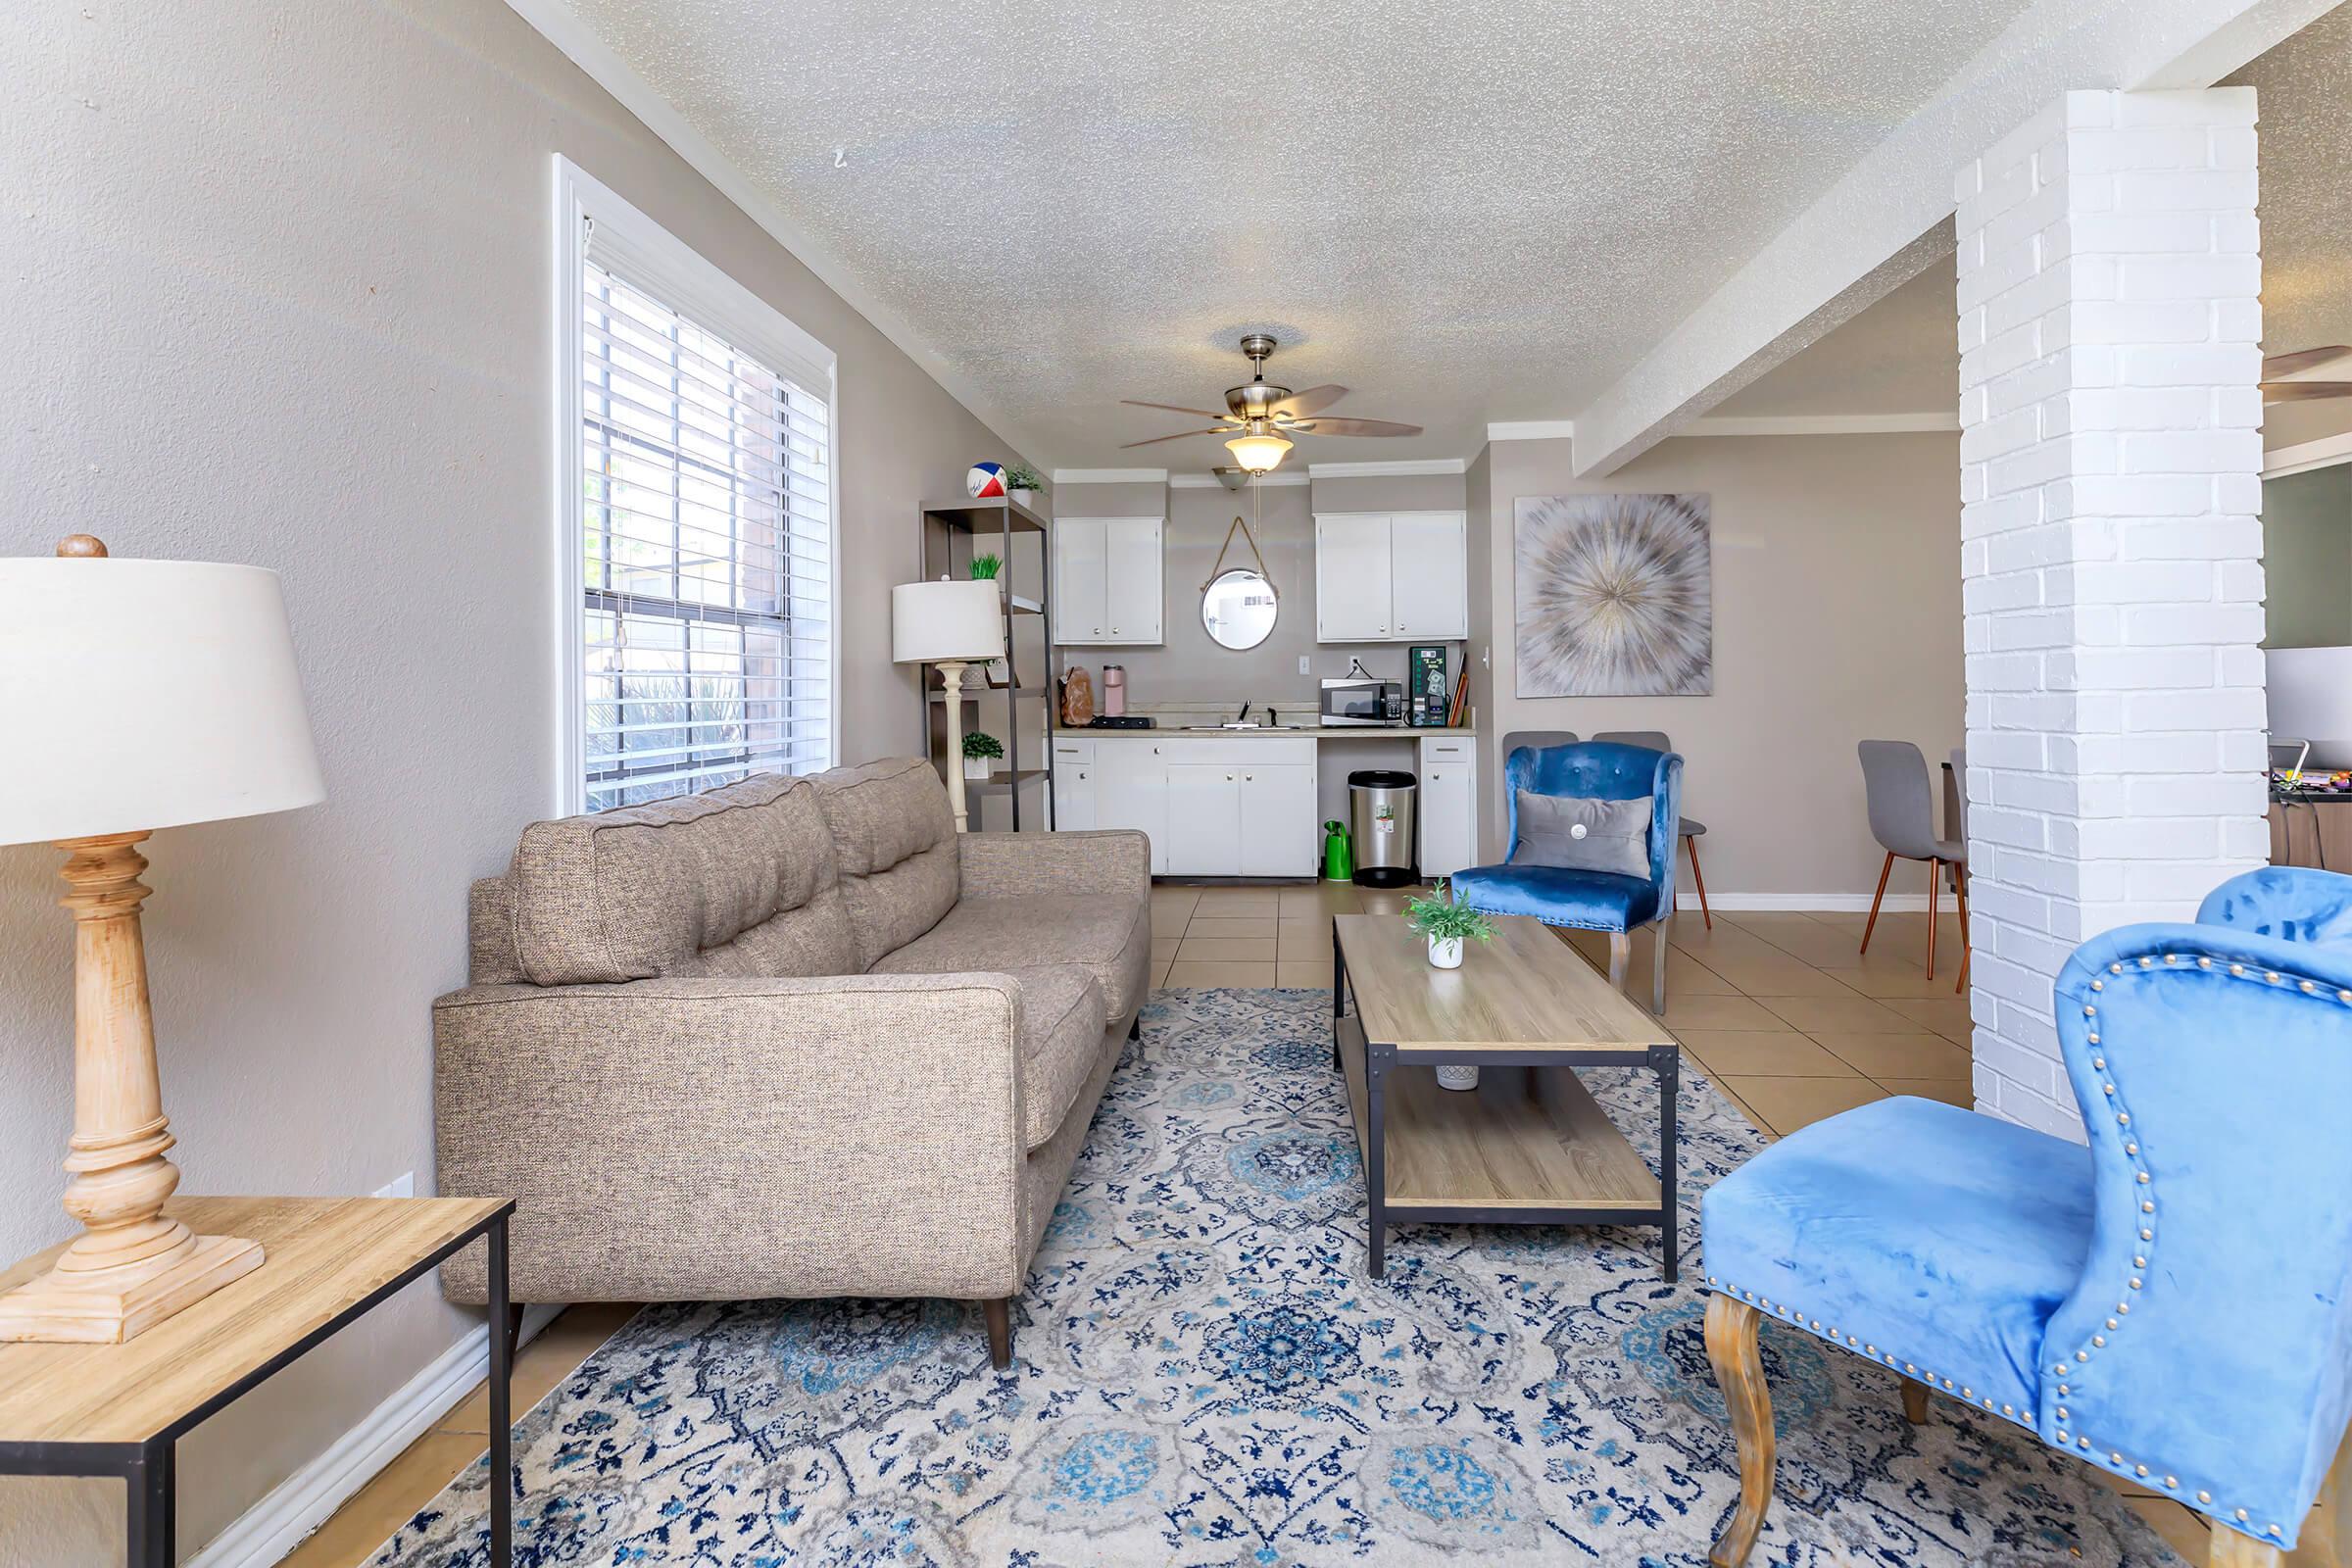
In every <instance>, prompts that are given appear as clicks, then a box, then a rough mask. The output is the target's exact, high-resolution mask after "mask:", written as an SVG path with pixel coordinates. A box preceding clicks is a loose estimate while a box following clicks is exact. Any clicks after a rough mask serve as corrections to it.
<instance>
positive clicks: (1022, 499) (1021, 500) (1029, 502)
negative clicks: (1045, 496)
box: [1005, 463, 1046, 512]
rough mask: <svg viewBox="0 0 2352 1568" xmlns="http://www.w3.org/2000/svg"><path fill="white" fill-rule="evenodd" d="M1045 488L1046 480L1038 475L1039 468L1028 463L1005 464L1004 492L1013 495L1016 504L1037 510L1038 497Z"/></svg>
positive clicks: (1013, 501)
mask: <svg viewBox="0 0 2352 1568" xmlns="http://www.w3.org/2000/svg"><path fill="white" fill-rule="evenodd" d="M1045 488H1046V481H1045V480H1044V479H1042V478H1040V477H1038V472H1037V470H1036V469H1035V468H1032V467H1031V466H1029V465H1027V464H1026V463H1014V464H1009V465H1007V466H1005V494H1006V495H1008V496H1010V497H1012V504H1013V505H1014V506H1016V507H1027V508H1028V509H1029V510H1030V511H1031V512H1035V511H1036V510H1037V503H1038V499H1039V497H1040V496H1041V494H1042V493H1043V492H1044V490H1045Z"/></svg>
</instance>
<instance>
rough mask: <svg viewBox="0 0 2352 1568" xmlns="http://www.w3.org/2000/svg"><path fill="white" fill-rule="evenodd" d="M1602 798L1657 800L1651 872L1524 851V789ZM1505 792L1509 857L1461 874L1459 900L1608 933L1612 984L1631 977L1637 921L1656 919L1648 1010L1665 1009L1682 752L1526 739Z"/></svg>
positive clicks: (1508, 766)
mask: <svg viewBox="0 0 2352 1568" xmlns="http://www.w3.org/2000/svg"><path fill="white" fill-rule="evenodd" d="M1521 790H1525V791H1527V792H1528V793H1529V794H1531V795H1554V796H1572V797H1577V798H1580V799H1584V800H1596V801H1638V800H1643V799H1646V800H1647V801H1648V802H1649V803H1650V813H1649V815H1650V824H1649V874H1648V875H1647V876H1625V875H1620V874H1617V873H1614V872H1608V871H1580V870H1570V869H1566V868H1563V867H1560V866H1550V865H1530V864H1527V863H1525V861H1524V860H1522V859H1521V858H1520V855H1521V845H1520V835H1519V792H1520V791H1521ZM1503 799H1504V800H1505V802H1506V803H1507V804H1508V806H1509V809H1510V827H1511V837H1510V850H1509V852H1508V853H1509V856H1510V858H1509V859H1506V860H1505V861H1504V862H1503V863H1502V864H1500V865H1476V866H1472V867H1470V868H1469V869H1468V870H1466V871H1460V872H1457V873H1455V875H1454V878H1453V897H1454V902H1456V903H1458V904H1467V905H1470V906H1471V907H1474V908H1479V909H1484V910H1485V911H1486V912H1488V913H1489V914H1529V915H1533V916H1535V917H1536V918H1537V919H1539V920H1541V921H1543V922H1544V924H1545V925H1558V926H1569V927H1572V928H1574V929H1576V930H1579V931H1606V932H1607V933H1609V983H1610V984H1612V985H1615V986H1619V987H1622V986H1623V985H1624V984H1625V971H1626V967H1627V963H1628V961H1629V960H1630V958H1631V956H1632V954H1633V932H1634V928H1635V927H1637V926H1641V925H1646V924H1649V923H1651V922H1653V921H1654V922H1657V923H1658V927H1659V929H1658V933H1657V941H1656V943H1655V944H1654V946H1655V949H1656V954H1655V957H1654V959H1653V962H1652V973H1651V977H1650V1010H1651V1011H1652V1012H1664V1011H1665V1010H1666V948H1667V942H1666V931H1665V925H1664V922H1665V921H1666V920H1668V919H1669V918H1671V917H1672V916H1673V914H1674V851H1675V844H1676V841H1677V838H1678V835H1679V833H1680V823H1681V820H1682V801H1683V760H1682V758H1681V757H1680V756H1679V755H1677V754H1676V753H1673V752H1655V751H1651V750H1650V749H1649V748H1647V747H1644V746H1620V745H1617V744H1615V743H1613V742H1608V741H1583V742H1579V743H1577V744H1574V745H1569V746H1547V747H1544V748H1541V749H1538V748H1536V747H1532V746H1522V747H1520V748H1519V749H1518V750H1517V751H1515V752H1513V753H1511V755H1510V758H1509V760H1507V761H1506V762H1505V763H1504V764H1503Z"/></svg>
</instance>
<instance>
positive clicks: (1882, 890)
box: [1862, 850, 1894, 953]
mask: <svg viewBox="0 0 2352 1568" xmlns="http://www.w3.org/2000/svg"><path fill="white" fill-rule="evenodd" d="M1892 875H1894V852H1893V851H1892V850H1888V851H1887V863H1886V864H1885V865H1882V866H1880V867H1879V891H1878V892H1876V893H1873V894H1872V895H1871V896H1870V922H1869V923H1868V924H1867V925H1865V926H1863V927H1862V951H1863V952H1864V953H1868V952H1869V951H1870V934H1871V933H1872V932H1873V931H1876V930H1877V929H1878V928H1879V901H1880V900H1882V899H1884V898H1886V897H1887V878H1888V877H1890V876H1892Z"/></svg>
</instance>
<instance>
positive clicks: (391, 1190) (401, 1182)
mask: <svg viewBox="0 0 2352 1568" xmlns="http://www.w3.org/2000/svg"><path fill="white" fill-rule="evenodd" d="M375 1196H376V1197H378V1198H415V1197H416V1196H417V1173H416V1172H415V1171H413V1170H404V1171H402V1172H401V1173H400V1174H399V1175H398V1176H396V1177H394V1178H393V1179H392V1180H390V1181H388V1182H386V1183H384V1185H383V1186H381V1187H378V1188H377V1189H376V1190H375Z"/></svg>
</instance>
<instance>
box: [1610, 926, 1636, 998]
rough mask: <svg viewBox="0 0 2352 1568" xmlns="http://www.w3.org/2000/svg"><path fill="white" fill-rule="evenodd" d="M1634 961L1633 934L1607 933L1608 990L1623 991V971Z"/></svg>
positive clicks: (1623, 932)
mask: <svg viewBox="0 0 2352 1568" xmlns="http://www.w3.org/2000/svg"><path fill="white" fill-rule="evenodd" d="M1633 961H1634V934H1633V933H1632V932H1631V931H1612V932H1610V933H1609V989H1610V990H1611V991H1623V990H1624V989H1625V971H1626V970H1627V968H1628V967H1630V966H1631V965H1632V963H1633Z"/></svg>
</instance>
